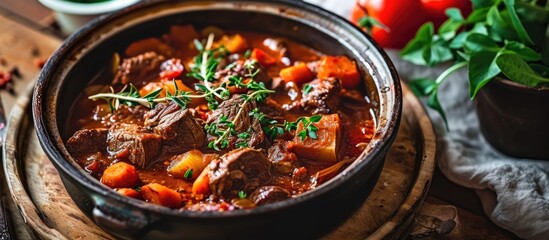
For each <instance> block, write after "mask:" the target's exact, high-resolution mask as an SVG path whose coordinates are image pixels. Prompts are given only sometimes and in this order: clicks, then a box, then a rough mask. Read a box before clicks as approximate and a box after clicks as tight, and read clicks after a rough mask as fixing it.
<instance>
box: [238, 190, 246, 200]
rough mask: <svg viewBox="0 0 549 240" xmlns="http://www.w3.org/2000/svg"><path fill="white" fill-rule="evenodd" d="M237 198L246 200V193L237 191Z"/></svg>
mask: <svg viewBox="0 0 549 240" xmlns="http://www.w3.org/2000/svg"><path fill="white" fill-rule="evenodd" d="M238 198H240V199H244V198H246V193H245V192H244V191H238Z"/></svg>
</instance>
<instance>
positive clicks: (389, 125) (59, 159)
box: [32, 0, 402, 219]
mask: <svg viewBox="0 0 549 240" xmlns="http://www.w3.org/2000/svg"><path fill="white" fill-rule="evenodd" d="M163 2H168V1H157V0H150V1H147V0H145V1H142V2H140V3H138V4H135V5H132V6H130V7H128V8H126V9H124V10H121V11H117V12H114V13H112V14H108V15H103V16H101V17H99V18H96V19H95V20H93V21H91V22H90V23H88V24H86V25H85V26H84V27H82V28H81V29H80V30H79V31H77V32H75V33H73V34H71V35H70V36H69V37H68V38H67V40H66V41H65V42H64V43H63V44H62V46H61V47H60V48H58V49H57V50H56V52H55V53H54V54H53V55H52V57H50V59H48V61H47V63H46V65H45V67H44V70H43V71H42V72H41V74H40V76H39V80H38V81H37V82H36V86H35V89H34V92H33V100H34V101H33V107H32V108H33V118H34V121H35V127H36V129H37V133H38V136H39V139H40V144H41V145H42V148H43V149H44V151H45V152H46V154H47V155H48V157H49V158H50V159H52V162H54V163H55V165H56V167H58V168H60V169H61V170H62V171H63V172H64V173H66V174H67V175H68V176H69V177H70V180H71V181H76V182H78V183H79V184H81V185H84V186H86V188H88V189H90V190H91V191H93V192H95V193H96V194H100V195H102V196H105V195H110V196H109V197H110V198H114V200H116V201H119V202H122V203H125V204H128V205H130V206H133V207H136V208H139V209H144V210H148V211H150V212H153V213H158V214H162V215H163V216H169V217H174V218H182V217H189V218H193V219H217V218H237V217H249V216H251V215H254V216H255V215H261V214H264V213H269V212H275V211H279V210H282V209H288V208H291V207H294V206H296V205H300V204H302V203H305V202H308V201H310V200H312V199H315V198H317V197H319V196H321V195H325V194H326V193H327V192H329V191H331V190H333V189H335V188H337V187H339V186H341V185H342V184H345V183H346V180H347V179H349V178H350V177H352V176H353V175H356V174H357V172H358V171H359V170H360V169H361V168H364V167H365V166H368V165H370V164H371V162H372V161H374V160H375V159H376V158H383V159H382V160H384V156H380V155H382V154H386V152H387V150H388V149H389V147H390V146H391V144H392V143H393V141H394V139H395V138H396V134H397V132H398V129H399V125H400V120H401V113H402V90H401V86H400V78H399V77H398V73H397V71H396V69H395V67H394V64H393V63H392V61H391V60H390V58H389V57H388V55H387V54H386V52H385V51H384V50H383V49H382V48H381V47H380V46H379V45H378V44H377V43H376V42H375V41H374V40H373V39H372V38H371V37H370V36H369V35H367V34H366V33H365V32H364V31H362V30H361V29H360V28H359V27H358V26H356V25H354V24H353V23H351V22H350V21H349V20H347V19H345V18H343V17H342V16H339V15H337V14H335V13H333V12H329V11H327V10H325V9H323V8H321V7H319V6H316V5H313V4H310V3H307V2H304V1H292V0H276V1H274V0H255V1H254V0H237V1H231V4H233V3H234V4H238V3H240V4H242V3H244V2H247V3H255V4H269V5H271V6H282V7H286V8H288V9H294V10H295V9H299V10H300V11H303V12H307V14H313V15H316V16H322V17H325V18H327V19H329V20H330V22H331V23H334V22H336V23H338V24H341V25H342V26H343V27H344V28H346V30H347V31H350V32H352V33H353V34H356V35H357V36H360V37H362V38H364V39H365V41H367V42H368V43H369V44H370V45H371V46H372V48H369V49H367V51H370V50H373V53H372V54H376V55H377V57H378V58H379V60H380V62H381V63H382V64H383V66H381V67H383V69H384V70H385V71H387V72H388V76H387V77H388V78H392V79H389V80H388V81H390V84H391V86H390V87H391V88H392V89H394V91H392V95H391V97H392V101H393V102H392V105H389V106H386V108H387V116H385V117H386V119H385V121H386V122H385V124H383V128H382V129H380V127H379V126H378V129H377V131H376V136H378V139H379V140H376V141H374V140H372V142H371V143H370V144H369V145H368V149H367V150H365V151H364V152H363V153H362V154H361V155H360V156H359V157H358V158H357V160H356V161H354V162H353V163H352V164H351V165H350V166H347V167H346V169H345V170H344V171H342V172H341V173H339V174H338V175H337V176H336V177H334V178H332V179H330V180H329V181H327V182H325V183H323V184H321V185H320V186H319V187H317V188H315V189H313V190H311V191H308V192H305V193H302V194H300V195H298V196H296V197H295V198H290V199H287V200H285V201H281V202H276V203H272V204H268V205H265V206H260V207H256V208H253V209H244V210H235V211H227V212H212V211H180V210H178V209H170V208H167V207H163V206H159V205H155V204H151V203H148V202H145V201H141V200H137V199H133V198H128V197H124V196H122V195H119V194H112V193H113V191H112V189H110V188H108V187H107V186H105V185H103V184H101V183H100V182H99V181H98V180H97V179H94V178H92V177H91V176H90V175H89V174H87V173H86V172H85V171H84V170H82V169H81V168H76V166H75V164H76V163H74V161H71V160H69V159H67V158H66V157H65V155H64V154H63V153H62V152H63V151H65V152H66V148H65V146H64V143H63V142H61V143H59V140H58V139H56V138H55V136H52V133H51V132H50V130H51V129H48V124H50V125H51V124H56V123H51V122H50V121H52V120H49V119H48V117H47V115H48V114H50V115H52V116H55V111H53V110H51V109H49V111H50V112H45V111H44V109H48V108H47V107H46V105H47V104H48V102H47V101H45V99H46V98H48V97H47V96H46V97H44V96H42V93H45V89H47V88H48V87H50V86H49V84H50V82H51V79H52V78H53V76H52V75H53V73H54V72H55V71H56V70H57V68H61V67H58V65H59V64H60V62H62V61H63V60H64V59H65V58H67V56H66V55H67V54H69V53H70V51H71V50H72V48H74V47H75V46H78V42H79V41H80V40H82V39H84V38H86V37H88V35H90V34H93V33H94V30H95V29H96V28H98V27H100V26H102V25H103V24H105V23H107V22H109V21H111V20H116V19H117V18H120V17H123V16H124V15H126V14H127V13H131V12H138V11H146V8H147V7H148V6H152V5H155V4H162V3H163ZM184 2H193V3H196V2H200V4H206V3H215V1H184ZM243 5H244V4H243ZM262 13H263V12H262ZM265 14H266V12H265ZM285 17H288V16H285ZM303 24H305V23H303ZM362 38H361V40H362ZM349 50H351V49H349ZM355 50H356V49H355ZM365 51H366V50H365ZM361 54H363V53H362V52H361ZM69 57H70V56H69ZM378 67H379V66H378ZM385 88H387V87H385ZM380 89H382V87H381V86H378V88H377V94H380V95H381V94H389V93H390V92H391V91H390V90H387V92H383V90H380ZM52 98H54V100H55V99H56V96H52ZM381 104H382V105H383V103H381ZM381 109H382V107H380V110H381ZM380 112H381V111H380ZM381 117H383V116H381ZM378 121H379V119H378ZM53 135H55V133H54V134H53ZM70 159H72V158H70ZM380 164H383V161H381V163H380Z"/></svg>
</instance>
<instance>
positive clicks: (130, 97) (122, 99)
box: [88, 80, 212, 111]
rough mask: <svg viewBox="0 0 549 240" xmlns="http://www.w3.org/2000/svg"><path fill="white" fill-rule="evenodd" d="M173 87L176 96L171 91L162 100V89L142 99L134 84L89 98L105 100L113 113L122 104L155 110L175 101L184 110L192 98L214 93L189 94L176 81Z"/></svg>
mask: <svg viewBox="0 0 549 240" xmlns="http://www.w3.org/2000/svg"><path fill="white" fill-rule="evenodd" d="M173 85H174V87H175V91H174V94H171V93H170V92H169V91H167V92H166V97H162V98H159V97H158V96H160V93H161V92H162V90H164V89H162V88H159V89H157V90H155V91H152V92H150V93H149V94H147V95H145V96H143V97H142V96H141V95H140V94H139V91H137V88H136V87H135V86H134V85H133V84H129V85H126V86H124V87H123V88H122V90H120V91H119V92H115V91H114V89H112V88H111V92H110V93H99V94H95V95H92V96H89V97H88V98H89V99H91V100H96V99H104V100H105V101H107V103H108V104H109V108H110V109H111V111H114V110H115V109H118V108H119V107H120V105H121V104H125V105H127V106H130V107H133V106H136V105H143V106H145V107H148V108H154V106H155V105H156V104H157V103H161V102H168V101H173V102H175V103H177V105H179V106H181V108H182V109H185V108H186V106H187V103H188V102H190V101H191V99H192V98H205V97H207V96H208V95H211V94H212V93H204V94H198V95H196V94H189V92H185V91H182V90H180V89H179V88H178V87H177V84H176V82H175V80H174V81H173Z"/></svg>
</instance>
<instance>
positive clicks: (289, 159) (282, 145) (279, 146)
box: [267, 141, 299, 175]
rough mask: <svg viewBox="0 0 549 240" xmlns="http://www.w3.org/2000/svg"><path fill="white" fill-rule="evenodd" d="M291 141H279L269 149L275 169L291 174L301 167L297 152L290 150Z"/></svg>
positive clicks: (270, 158)
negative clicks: (288, 147) (288, 146)
mask: <svg viewBox="0 0 549 240" xmlns="http://www.w3.org/2000/svg"><path fill="white" fill-rule="evenodd" d="M288 143H289V142H286V141H278V142H276V143H275V144H273V146H271V147H270V148H269V150H268V151H267V153H268V158H269V160H270V161H271V162H272V163H273V169H274V171H276V172H278V173H281V174H287V175H290V174H292V173H293V171H294V169H295V168H297V167H299V164H298V162H297V156H296V155H295V153H293V152H290V151H288V149H287V145H288Z"/></svg>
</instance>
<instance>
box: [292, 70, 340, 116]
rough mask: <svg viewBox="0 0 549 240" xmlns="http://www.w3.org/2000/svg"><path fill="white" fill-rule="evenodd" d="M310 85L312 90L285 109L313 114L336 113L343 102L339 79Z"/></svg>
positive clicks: (324, 80) (319, 81)
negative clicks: (341, 101) (301, 110)
mask: <svg viewBox="0 0 549 240" xmlns="http://www.w3.org/2000/svg"><path fill="white" fill-rule="evenodd" d="M309 85H310V86H311V87H312V90H311V91H310V92H309V93H303V94H302V99H301V100H300V101H298V102H294V103H292V104H291V105H284V106H283V107H284V108H285V109H286V110H295V109H303V110H305V111H308V112H310V113H311V114H327V113H334V112H335V110H336V109H337V106H338V105H339V102H340V100H341V96H340V92H341V82H340V81H339V80H338V79H337V78H326V79H316V80H314V81H312V82H311V83H310V84H309Z"/></svg>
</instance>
